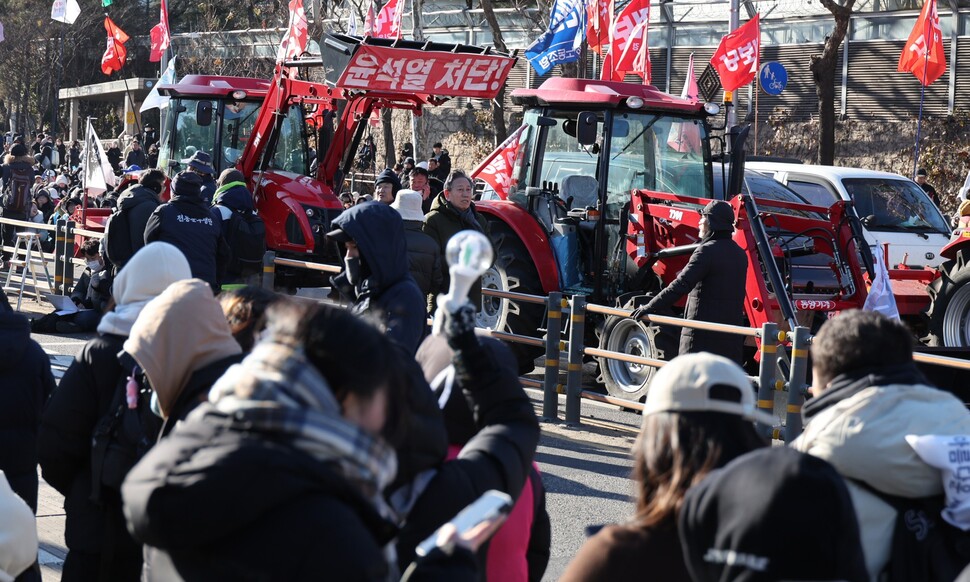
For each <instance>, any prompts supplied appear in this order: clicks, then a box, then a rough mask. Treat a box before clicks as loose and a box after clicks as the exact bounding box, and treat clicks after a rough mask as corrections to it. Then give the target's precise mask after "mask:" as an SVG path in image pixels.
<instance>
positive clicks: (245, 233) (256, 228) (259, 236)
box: [216, 204, 266, 276]
mask: <svg viewBox="0 0 970 582" xmlns="http://www.w3.org/2000/svg"><path fill="white" fill-rule="evenodd" d="M216 206H217V207H219V209H220V213H221V214H220V215H221V216H225V215H226V213H225V212H223V211H222V209H223V208H224V209H226V210H228V211H229V218H228V219H225V218H224V219H223V220H228V221H229V224H228V225H227V226H226V228H225V231H224V232H225V233H226V243H228V244H229V248H230V249H232V259H230V261H229V267H228V269H227V271H228V272H229V273H232V274H239V275H243V276H246V275H254V274H256V273H260V272H262V270H263V255H264V254H266V224H265V223H264V222H263V219H262V218H260V217H259V215H258V214H256V213H255V212H253V211H252V210H245V211H237V210H232V209H231V208H229V207H228V206H223V205H221V204H216Z"/></svg>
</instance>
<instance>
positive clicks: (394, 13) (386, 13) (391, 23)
mask: <svg viewBox="0 0 970 582" xmlns="http://www.w3.org/2000/svg"><path fill="white" fill-rule="evenodd" d="M403 14H404V0H390V2H388V3H387V4H385V5H384V7H383V8H381V11H380V12H379V13H378V14H377V20H376V21H374V32H373V36H375V37H377V38H401V17H402V16H403Z"/></svg>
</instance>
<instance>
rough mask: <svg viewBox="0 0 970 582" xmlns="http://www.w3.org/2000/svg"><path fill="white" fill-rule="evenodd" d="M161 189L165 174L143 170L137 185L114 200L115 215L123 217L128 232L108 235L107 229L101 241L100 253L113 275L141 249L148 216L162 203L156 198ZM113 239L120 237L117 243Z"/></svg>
mask: <svg viewBox="0 0 970 582" xmlns="http://www.w3.org/2000/svg"><path fill="white" fill-rule="evenodd" d="M164 187H165V173H164V172H162V171H161V170H147V171H145V172H142V174H141V176H140V177H139V178H138V184H136V185H134V186H131V187H129V188H128V189H127V190H125V191H124V192H122V194H121V196H119V197H118V208H117V210H116V211H115V212H117V213H119V214H124V220H123V221H124V222H127V224H128V228H127V229H126V231H125V232H111V229H108V231H107V232H105V233H104V239H103V245H104V249H106V254H107V256H108V260H109V261H111V264H112V265H114V268H115V272H117V271H119V270H121V268H122V267H124V266H125V263H127V262H128V260H129V259H131V257H132V256H134V254H135V253H136V252H138V249H140V248H142V247H143V246H145V227H146V226H147V225H148V219H149V218H150V217H151V215H152V212H154V211H155V209H156V208H158V206H159V205H160V204H161V203H162V200H161V198H160V196H161V194H162V189H163V188H164ZM116 220H117V219H116ZM115 237H121V238H120V241H115V240H113V239H115ZM119 243H120V244H119Z"/></svg>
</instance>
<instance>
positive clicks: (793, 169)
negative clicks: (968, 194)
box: [745, 161, 951, 267]
mask: <svg viewBox="0 0 970 582" xmlns="http://www.w3.org/2000/svg"><path fill="white" fill-rule="evenodd" d="M745 168H750V169H752V170H757V171H758V172H761V173H763V174H767V175H769V176H771V177H773V178H774V179H775V180H777V181H779V182H781V183H782V184H784V185H786V186H788V187H789V188H791V189H792V190H794V191H796V192H798V193H799V194H801V195H802V196H803V197H805V198H807V199H808V200H809V201H810V202H811V204H814V205H816V206H824V207H828V206H831V205H832V204H833V203H834V202H836V201H837V200H840V199H841V200H846V201H849V200H851V201H852V202H853V203H854V204H855V211H856V214H857V215H858V216H859V218H860V219H861V220H862V225H863V229H864V230H865V237H866V240H867V241H868V242H869V245H870V246H871V247H872V248H873V252H877V248H876V247H877V246H878V252H879V253H880V256H882V255H881V253H882V248H883V245H885V244H888V245H889V265H890V266H895V265H898V264H901V263H902V264H906V265H909V266H914V267H923V266H929V267H936V266H939V264H940V263H941V262H942V260H943V258H942V257H941V256H940V249H942V248H943V247H944V246H945V245H946V244H947V242H949V240H950V232H951V229H950V226H949V223H948V221H947V219H946V218H945V217H944V216H943V213H942V212H940V210H939V209H938V208H937V207H936V205H935V204H933V201H932V200H930V198H929V196H927V195H926V193H925V192H923V189H922V188H920V186H919V184H917V183H916V182H913V181H912V180H910V179H909V178H904V177H903V176H900V175H898V174H891V173H889V172H877V171H875V170H862V169H858V168H840V167H835V166H812V165H803V164H786V163H778V162H757V161H749V162H746V163H745Z"/></svg>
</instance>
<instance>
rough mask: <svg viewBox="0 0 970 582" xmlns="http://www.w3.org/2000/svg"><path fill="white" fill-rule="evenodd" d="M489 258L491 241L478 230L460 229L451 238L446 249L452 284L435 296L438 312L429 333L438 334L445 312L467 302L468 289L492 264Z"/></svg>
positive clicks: (451, 311)
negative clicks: (441, 293)
mask: <svg viewBox="0 0 970 582" xmlns="http://www.w3.org/2000/svg"><path fill="white" fill-rule="evenodd" d="M492 257H493V253H492V243H491V242H490V241H489V240H488V237H487V236H485V235H484V234H482V233H480V232H478V231H477V230H463V231H461V232H459V233H458V234H456V235H455V236H453V237H451V240H449V241H448V246H447V247H446V248H445V260H447V261H448V274H449V275H450V277H451V285H450V286H449V287H448V293H446V294H443V295H438V300H437V304H438V311H437V312H436V313H435V316H434V326H433V328H432V333H434V334H435V335H438V334H440V333H441V328H442V326H443V325H444V312H445V311H447V312H448V313H455V312H456V311H458V308H459V307H461V306H462V305H465V304H466V303H468V291H469V289H471V287H472V284H474V283H475V281H476V280H478V278H479V277H481V276H482V273H484V272H485V271H487V270H488V268H489V267H490V266H491V264H492Z"/></svg>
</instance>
